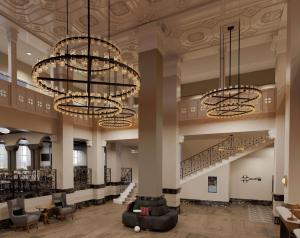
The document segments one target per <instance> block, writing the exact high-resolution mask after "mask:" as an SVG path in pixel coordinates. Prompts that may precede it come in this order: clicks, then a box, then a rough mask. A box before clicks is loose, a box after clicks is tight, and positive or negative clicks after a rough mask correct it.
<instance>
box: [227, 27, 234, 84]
mask: <svg viewBox="0 0 300 238" xmlns="http://www.w3.org/2000/svg"><path fill="white" fill-rule="evenodd" d="M233 28H234V27H233V26H229V27H228V30H229V85H228V86H231V47H232V46H231V44H232V30H233Z"/></svg>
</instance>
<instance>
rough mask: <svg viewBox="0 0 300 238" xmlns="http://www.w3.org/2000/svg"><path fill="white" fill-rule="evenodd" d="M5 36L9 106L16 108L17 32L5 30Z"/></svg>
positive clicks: (11, 29)
mask: <svg viewBox="0 0 300 238" xmlns="http://www.w3.org/2000/svg"><path fill="white" fill-rule="evenodd" d="M6 36H7V40H8V48H7V52H8V59H7V60H8V75H9V77H10V80H11V94H10V95H11V98H10V104H11V106H16V103H17V101H16V100H17V96H16V92H17V70H18V68H17V66H18V60H17V41H18V31H17V30H16V29H14V28H11V27H10V28H7V30H6Z"/></svg>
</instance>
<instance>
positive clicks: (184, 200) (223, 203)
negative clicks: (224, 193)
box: [180, 198, 230, 206]
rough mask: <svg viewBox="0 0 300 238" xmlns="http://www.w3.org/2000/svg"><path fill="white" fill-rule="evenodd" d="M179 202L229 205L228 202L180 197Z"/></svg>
mask: <svg viewBox="0 0 300 238" xmlns="http://www.w3.org/2000/svg"><path fill="white" fill-rule="evenodd" d="M180 202H182V203H188V204H194V205H206V206H229V205H230V202H223V201H210V200H197V199H187V198H181V199H180Z"/></svg>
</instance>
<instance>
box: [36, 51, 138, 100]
mask: <svg viewBox="0 0 300 238" xmlns="http://www.w3.org/2000/svg"><path fill="white" fill-rule="evenodd" d="M88 58H91V60H93V61H100V62H105V63H107V64H110V65H111V66H112V67H113V68H114V72H115V73H117V72H118V71H119V68H120V69H121V74H122V77H123V78H122V79H123V81H122V82H113V81H105V80H101V79H99V78H93V79H92V80H91V81H90V82H89V83H90V84H91V85H103V86H114V87H115V92H114V93H111V96H112V97H114V98H122V99H125V98H126V97H130V96H133V95H136V94H137V92H138V91H139V89H140V75H139V73H138V72H137V71H136V70H135V69H133V68H131V67H130V66H128V65H126V64H124V63H123V62H120V61H116V60H114V59H112V58H104V57H100V56H88V55H70V54H65V55H59V56H52V57H49V58H47V59H44V60H41V61H40V62H38V63H37V64H36V65H35V66H34V67H33V70H32V78H33V81H34V82H35V84H36V85H37V86H39V87H41V88H43V89H46V90H47V91H50V92H52V93H54V94H57V95H59V94H64V93H66V92H65V90H64V89H60V88H59V87H57V86H55V85H54V84H51V82H69V83H80V84H86V83H87V80H75V79H66V78H55V77H45V76H40V75H45V74H47V73H49V72H48V71H49V69H50V68H51V67H55V66H56V65H60V66H65V63H66V62H67V61H72V60H73V59H88ZM125 76H127V77H126V78H125ZM96 77H97V76H96Z"/></svg>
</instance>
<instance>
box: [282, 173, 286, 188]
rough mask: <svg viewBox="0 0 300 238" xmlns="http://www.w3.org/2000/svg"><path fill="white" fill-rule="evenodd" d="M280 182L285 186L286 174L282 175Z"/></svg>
mask: <svg viewBox="0 0 300 238" xmlns="http://www.w3.org/2000/svg"><path fill="white" fill-rule="evenodd" d="M281 182H282V184H283V185H284V186H287V176H286V175H285V176H283V177H282V179H281Z"/></svg>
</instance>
